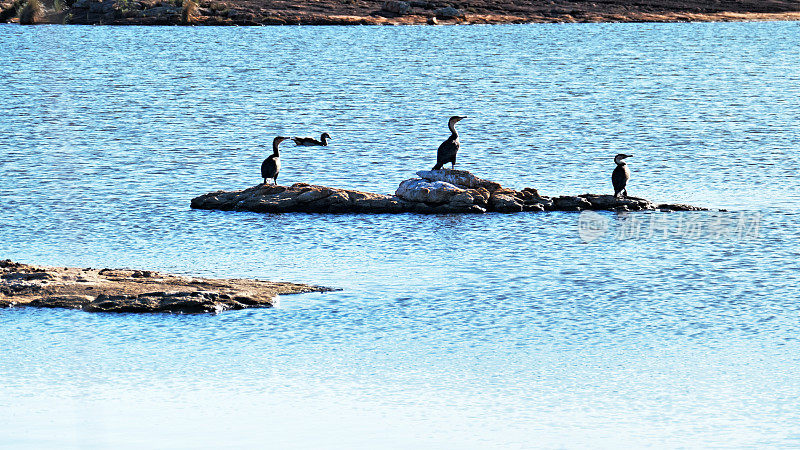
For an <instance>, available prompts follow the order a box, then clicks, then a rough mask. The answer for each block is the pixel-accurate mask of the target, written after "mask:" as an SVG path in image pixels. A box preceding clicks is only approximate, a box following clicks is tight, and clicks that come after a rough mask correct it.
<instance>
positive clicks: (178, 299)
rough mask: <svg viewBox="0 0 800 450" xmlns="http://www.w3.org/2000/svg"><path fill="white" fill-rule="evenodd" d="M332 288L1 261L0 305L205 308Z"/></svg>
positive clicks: (266, 303)
mask: <svg viewBox="0 0 800 450" xmlns="http://www.w3.org/2000/svg"><path fill="white" fill-rule="evenodd" d="M330 290H332V289H330V288H325V287H320V286H309V285H304V284H293V283H274V282H270V281H258V280H244V279H227V280H217V279H204V278H194V277H185V276H177V275H167V274H162V273H158V272H151V271H146V270H128V269H80V268H73V267H39V266H32V265H27V264H20V263H15V262H12V261H9V260H5V261H0V308H2V307H10V306H39V307H46V308H73V309H82V310H84V311H93V312H125V313H145V312H171V313H204V312H221V311H224V310H229V309H244V308H263V307H271V306H273V305H274V303H275V297H276V296H277V295H281V294H299V293H304V292H325V291H330Z"/></svg>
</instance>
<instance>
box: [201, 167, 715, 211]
mask: <svg viewBox="0 0 800 450" xmlns="http://www.w3.org/2000/svg"><path fill="white" fill-rule="evenodd" d="M417 176H418V177H419V178H411V179H408V180H404V181H403V182H401V183H400V186H399V187H398V188H397V190H396V191H395V193H394V195H384V194H372V193H368V192H360V191H353V190H347V189H338V188H331V187H325V186H314V185H310V184H305V183H296V184H293V185H291V186H275V185H270V184H259V185H257V186H253V187H251V188H248V189H245V190H242V191H218V192H211V193H208V194H205V195H201V196H199V197H196V198H194V199H192V202H191V206H192V208H194V209H216V210H222V211H252V212H260V213H289V212H306V213H373V214H396V213H409V212H410V213H423V214H437V213H477V214H480V213H486V212H498V213H518V212H524V211H583V210H605V211H647V210H650V211H656V210H660V211H701V210H704V209H705V208H700V207H696V206H691V205H683V204H659V203H653V202H650V201H648V200H645V199H642V198H637V197H625V198H617V197H614V196H613V195H597V194H582V195H576V196H559V197H547V196H543V195H540V194H539V192H538V191H537V190H536V189H533V188H524V189H522V190H521V191H516V190H514V189H508V188H504V187H502V186H501V185H500V184H498V183H495V182H493V181H488V180H483V179H481V178H478V177H477V176H475V175H473V174H472V173H470V172H467V171H462V170H446V169H444V170H423V171H419V172H417Z"/></svg>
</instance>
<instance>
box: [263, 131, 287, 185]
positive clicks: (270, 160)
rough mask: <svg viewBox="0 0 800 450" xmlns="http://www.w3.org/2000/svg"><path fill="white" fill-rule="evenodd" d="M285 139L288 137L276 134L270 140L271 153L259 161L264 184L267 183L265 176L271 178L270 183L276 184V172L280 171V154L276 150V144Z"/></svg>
mask: <svg viewBox="0 0 800 450" xmlns="http://www.w3.org/2000/svg"><path fill="white" fill-rule="evenodd" d="M287 139H289V138H288V137H284V136H278V137H276V138H275V139H273V140H272V154H271V155H269V156H268V157H267V159H265V160H264V162H263V163H261V176H262V177H264V184H267V178H272V183H273V184H278V174H279V173H280V172H281V154H280V152H279V151H278V145H280V143H281V142H283V141H285V140H287Z"/></svg>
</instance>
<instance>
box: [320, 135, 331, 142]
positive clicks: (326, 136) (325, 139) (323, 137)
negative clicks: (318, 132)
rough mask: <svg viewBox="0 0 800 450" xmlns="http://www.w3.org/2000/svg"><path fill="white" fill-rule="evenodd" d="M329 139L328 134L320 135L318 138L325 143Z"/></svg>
mask: <svg viewBox="0 0 800 450" xmlns="http://www.w3.org/2000/svg"><path fill="white" fill-rule="evenodd" d="M330 138H331V135H330V134H328V133H322V136H321V137H320V139H321V140H323V141H327V140H329V139H330Z"/></svg>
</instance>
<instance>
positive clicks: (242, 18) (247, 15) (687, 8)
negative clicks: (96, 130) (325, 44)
mask: <svg viewBox="0 0 800 450" xmlns="http://www.w3.org/2000/svg"><path fill="white" fill-rule="evenodd" d="M755 21H759V22H761V21H800V4H798V3H797V2H793V1H780V0H776V1H774V2H770V3H769V4H766V5H765V4H763V2H759V1H758V0H740V1H729V0H719V1H718V2H716V3H714V4H709V3H707V2H703V1H699V0H694V1H693V0H684V1H676V2H669V1H668V0H657V1H655V0H653V1H650V2H648V1H647V0H642V1H640V2H628V1H623V0H619V1H617V2H616V3H615V2H614V1H613V0H612V1H609V2H607V3H586V2H570V1H562V2H553V1H548V2H544V1H537V0H534V1H531V2H530V3H527V4H518V3H514V2H513V1H512V0H499V1H491V0H473V1H470V2H469V3H464V4H460V3H459V2H449V3H441V2H438V1H426V0H412V1H403V0H387V1H382V0H338V1H331V0H320V1H317V2H294V3H292V2H288V1H281V0H235V1H231V0H219V1H218V0H104V1H100V0H66V1H64V0H0V22H17V23H22V24H78V25H201V26H202V25H214V26H225V25H230V26H261V25H424V24H428V25H469V24H525V23H630V22H647V23H674V22H755Z"/></svg>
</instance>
